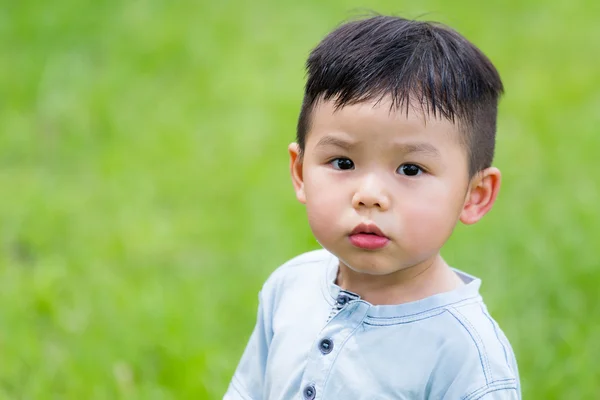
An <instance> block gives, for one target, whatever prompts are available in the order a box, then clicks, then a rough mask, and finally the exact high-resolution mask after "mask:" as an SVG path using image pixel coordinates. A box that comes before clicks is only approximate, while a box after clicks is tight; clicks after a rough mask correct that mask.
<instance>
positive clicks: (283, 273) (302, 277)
mask: <svg viewBox="0 0 600 400" xmlns="http://www.w3.org/2000/svg"><path fill="white" fill-rule="evenodd" d="M333 260H334V256H333V255H332V254H331V253H329V252H328V251H327V250H324V249H319V250H314V251H310V252H307V253H303V254H300V255H298V256H296V257H294V258H292V259H290V260H288V261H287V262H285V263H284V264H282V265H281V266H279V267H278V268H277V269H276V270H275V271H273V273H272V274H271V275H270V276H269V278H268V279H267V280H266V282H265V283H264V285H263V287H262V290H261V293H262V296H263V297H271V298H272V297H277V295H278V293H280V292H282V291H284V290H289V289H293V288H297V289H303V288H313V287H316V286H318V285H319V284H320V283H322V282H324V279H325V274H326V271H327V267H328V265H329V264H330V263H331V262H332V261H333Z"/></svg>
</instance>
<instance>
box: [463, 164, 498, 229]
mask: <svg viewBox="0 0 600 400" xmlns="http://www.w3.org/2000/svg"><path fill="white" fill-rule="evenodd" d="M501 178H502V175H501V174H500V170H499V169H498V168H494V167H490V168H486V169H484V170H483V171H481V172H479V173H478V174H477V175H476V176H475V177H473V179H472V180H471V184H470V185H469V192H468V193H467V198H466V200H465V204H464V206H463V209H462V212H461V213H460V220H461V222H462V223H463V224H466V225H471V224H474V223H475V222H477V221H479V220H480V219H481V218H483V216H484V215H485V214H487V213H488V211H490V210H491V209H492V206H493V205H494V202H495V201H496V197H497V196H498V192H499V191H500V181H501Z"/></svg>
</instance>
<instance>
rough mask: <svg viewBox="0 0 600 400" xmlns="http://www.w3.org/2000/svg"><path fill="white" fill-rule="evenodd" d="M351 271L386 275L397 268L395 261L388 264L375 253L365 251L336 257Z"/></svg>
mask: <svg viewBox="0 0 600 400" xmlns="http://www.w3.org/2000/svg"><path fill="white" fill-rule="evenodd" d="M338 258H339V259H340V261H342V262H343V263H344V265H346V266H347V267H348V268H350V269H351V270H352V271H354V272H357V273H360V274H366V275H388V274H391V273H394V272H396V271H397V270H398V269H399V268H398V265H397V263H394V264H395V265H393V266H392V265H390V262H389V260H382V259H381V258H383V257H378V255H377V254H375V253H365V254H363V255H360V256H358V257H338Z"/></svg>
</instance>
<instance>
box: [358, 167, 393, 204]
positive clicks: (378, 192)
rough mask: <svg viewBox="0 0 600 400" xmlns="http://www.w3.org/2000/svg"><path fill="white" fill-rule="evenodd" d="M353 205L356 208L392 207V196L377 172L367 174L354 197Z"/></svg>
mask: <svg viewBox="0 0 600 400" xmlns="http://www.w3.org/2000/svg"><path fill="white" fill-rule="evenodd" d="M352 206H353V207H354V208H355V209H357V210H358V209H361V208H378V209H380V210H381V211H386V210H388V209H389V207H390V198H389V196H388V194H387V190H386V188H385V182H383V181H382V180H381V179H379V178H378V177H377V176H376V175H375V174H369V175H367V176H365V177H364V178H363V179H362V180H361V182H360V186H359V187H358V189H357V190H356V192H355V193H354V196H353V197H352Z"/></svg>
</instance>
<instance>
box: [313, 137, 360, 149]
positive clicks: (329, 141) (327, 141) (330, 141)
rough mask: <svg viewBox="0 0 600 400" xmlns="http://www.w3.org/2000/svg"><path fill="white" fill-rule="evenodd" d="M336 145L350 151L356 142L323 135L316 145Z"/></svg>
mask: <svg viewBox="0 0 600 400" xmlns="http://www.w3.org/2000/svg"><path fill="white" fill-rule="evenodd" d="M325 146H334V147H339V148H341V149H343V150H346V151H350V150H351V149H352V148H353V147H354V143H350V142H347V141H345V140H343V139H339V138H336V137H333V136H323V137H322V138H321V139H320V140H319V142H318V143H317V146H316V147H325Z"/></svg>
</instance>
